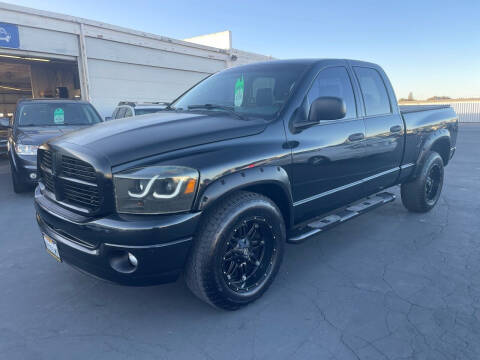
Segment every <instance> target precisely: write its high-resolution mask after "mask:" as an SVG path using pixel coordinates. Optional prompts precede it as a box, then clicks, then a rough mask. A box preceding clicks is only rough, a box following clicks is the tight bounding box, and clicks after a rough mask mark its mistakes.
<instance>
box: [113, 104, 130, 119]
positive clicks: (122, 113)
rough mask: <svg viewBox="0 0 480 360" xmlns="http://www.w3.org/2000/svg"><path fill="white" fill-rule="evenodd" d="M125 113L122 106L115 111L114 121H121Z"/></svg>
mask: <svg viewBox="0 0 480 360" xmlns="http://www.w3.org/2000/svg"><path fill="white" fill-rule="evenodd" d="M125 111H127V108H126V107H124V106H122V107H121V108H119V109H118V111H117V116H116V117H115V119H121V118H123V117H125Z"/></svg>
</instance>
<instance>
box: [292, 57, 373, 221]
mask: <svg viewBox="0 0 480 360" xmlns="http://www.w3.org/2000/svg"><path fill="white" fill-rule="evenodd" d="M321 96H335V97H339V98H341V99H343V100H344V102H345V105H346V116H345V117H344V118H343V119H340V120H324V121H320V122H319V124H317V125H315V126H312V127H310V128H307V129H304V130H302V131H300V132H298V133H295V132H294V131H289V132H288V133H287V137H288V142H289V143H290V144H295V147H293V149H292V157H293V164H292V183H293V198H294V217H295V222H297V223H298V222H300V221H303V220H306V219H309V218H312V217H315V216H318V215H320V214H322V213H325V212H327V211H329V210H332V209H334V208H337V207H339V206H342V205H345V204H347V203H349V202H351V201H353V200H354V199H356V198H360V197H362V193H361V189H362V187H361V184H360V183H361V182H360V181H359V180H361V179H362V178H363V174H362V172H363V169H364V165H363V162H364V160H365V139H364V138H365V125H364V122H363V118H362V117H359V116H358V115H357V107H356V103H355V96H354V93H353V90H352V83H351V78H350V76H349V73H348V71H347V69H346V68H345V67H343V66H335V67H327V68H325V69H323V70H322V71H320V72H319V74H318V76H317V78H316V79H315V81H314V83H313V85H312V87H311V89H310V91H309V93H308V94H307V99H306V102H307V104H306V105H307V107H308V108H309V107H310V104H311V103H312V102H313V101H314V100H315V99H317V98H318V97H321Z"/></svg>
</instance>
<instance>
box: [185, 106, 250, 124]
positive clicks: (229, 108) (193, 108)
mask: <svg viewBox="0 0 480 360" xmlns="http://www.w3.org/2000/svg"><path fill="white" fill-rule="evenodd" d="M188 109H189V110H195V109H206V110H212V109H218V110H223V111H226V112H229V113H230V114H232V115H235V116H236V117H238V118H239V119H242V120H245V118H244V117H243V116H242V115H240V114H239V113H237V112H236V111H235V110H234V108H233V106H225V105H217V104H203V105H189V106H188Z"/></svg>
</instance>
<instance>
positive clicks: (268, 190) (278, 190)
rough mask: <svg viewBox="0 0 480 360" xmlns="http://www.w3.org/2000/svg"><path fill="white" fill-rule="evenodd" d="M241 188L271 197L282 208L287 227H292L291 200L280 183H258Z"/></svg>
mask: <svg viewBox="0 0 480 360" xmlns="http://www.w3.org/2000/svg"><path fill="white" fill-rule="evenodd" d="M239 190H244V191H251V192H254V193H258V194H262V195H264V196H266V197H268V198H269V199H271V200H272V201H273V202H274V203H275V204H276V205H277V206H278V208H279V209H280V211H281V212H282V215H283V219H284V221H285V226H286V228H287V229H288V228H290V225H291V220H290V219H291V209H290V201H289V199H288V197H287V195H286V194H285V191H284V190H283V189H282V187H281V186H280V185H276V184H273V183H266V184H256V185H250V186H247V187H244V188H241V189H239Z"/></svg>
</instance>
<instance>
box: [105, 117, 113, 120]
mask: <svg viewBox="0 0 480 360" xmlns="http://www.w3.org/2000/svg"><path fill="white" fill-rule="evenodd" d="M112 119H113V117H111V116H105V121H110V120H112Z"/></svg>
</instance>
